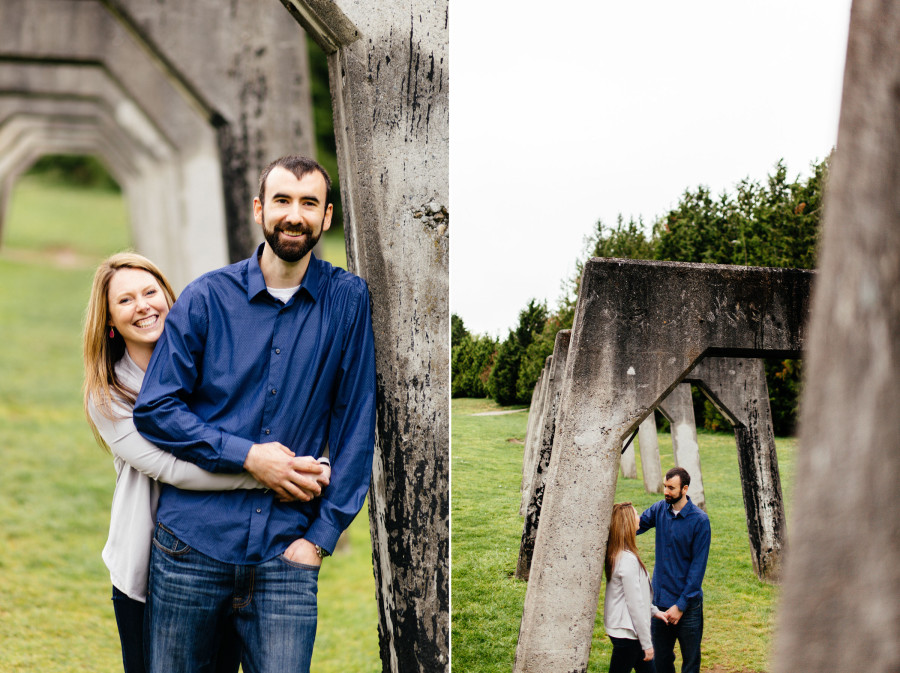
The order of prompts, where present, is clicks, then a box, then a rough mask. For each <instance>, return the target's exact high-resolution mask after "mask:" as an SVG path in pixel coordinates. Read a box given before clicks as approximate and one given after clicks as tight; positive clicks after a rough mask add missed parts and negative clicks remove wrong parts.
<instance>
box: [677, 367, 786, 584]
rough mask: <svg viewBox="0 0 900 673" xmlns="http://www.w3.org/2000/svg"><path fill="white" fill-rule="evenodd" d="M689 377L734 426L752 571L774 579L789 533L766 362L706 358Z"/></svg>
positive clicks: (760, 576) (761, 576)
mask: <svg viewBox="0 0 900 673" xmlns="http://www.w3.org/2000/svg"><path fill="white" fill-rule="evenodd" d="M688 378H689V379H691V380H693V381H695V382H696V383H697V385H698V386H700V389H701V390H702V391H703V392H704V393H705V394H706V395H707V396H708V397H709V399H710V400H711V401H712V403H713V404H714V405H715V406H716V408H717V409H719V411H720V412H721V413H722V414H723V415H724V416H725V417H726V418H727V419H728V420H729V421H730V422H731V423H732V424H733V425H734V437H735V441H736V443H737V451H738V466H739V468H740V474H741V489H742V491H743V494H744V509H745V510H746V512H747V533H748V534H749V536H750V553H751V557H752V558H753V570H754V571H755V572H756V575H757V577H759V579H761V580H765V581H767V582H777V581H778V580H779V579H780V577H781V564H782V554H783V551H784V545H785V539H786V536H787V531H786V526H785V515H784V499H783V498H782V495H781V478H780V476H779V474H778V456H777V454H776V450H775V431H774V429H773V427H772V411H771V406H770V404H769V387H768V385H767V384H766V369H765V365H764V364H763V361H762V360H748V359H744V358H706V359H705V360H703V361H702V362H700V364H698V365H697V366H696V367H695V368H694V370H693V371H692V372H691V373H690V374H688ZM693 487H694V484H693V482H691V490H693Z"/></svg>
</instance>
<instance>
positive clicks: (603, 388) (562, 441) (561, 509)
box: [515, 259, 812, 673]
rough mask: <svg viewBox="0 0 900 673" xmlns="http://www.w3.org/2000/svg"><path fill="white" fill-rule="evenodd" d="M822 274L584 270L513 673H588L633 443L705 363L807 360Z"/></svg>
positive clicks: (650, 266) (651, 265)
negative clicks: (813, 288)
mask: <svg viewBox="0 0 900 673" xmlns="http://www.w3.org/2000/svg"><path fill="white" fill-rule="evenodd" d="M811 279H812V274H811V273H810V272H806V271H799V270H795V269H760V268H751V267H732V266H722V265H703V264H683V263H675V262H644V261H637V260H615V259H592V260H590V261H588V263H587V264H586V265H585V269H584V273H583V275H582V281H581V289H580V292H579V297H578V304H577V307H576V315H575V332H574V334H573V336H572V344H571V346H570V350H569V360H568V364H567V368H566V381H565V384H564V389H563V394H562V402H561V412H562V418H561V422H560V424H559V426H558V428H557V431H556V436H555V442H554V446H553V459H552V462H553V464H554V465H556V469H555V470H554V468H553V466H551V474H552V476H553V479H552V481H551V482H550V483H549V484H548V487H547V490H546V492H545V495H544V504H543V508H542V512H541V526H540V529H539V530H538V536H537V540H536V542H535V550H534V558H533V561H532V567H531V576H530V580H529V583H528V590H527V593H526V596H525V606H524V610H523V615H522V624H521V628H520V632H519V642H518V647H517V651H516V663H515V671H517V672H521V673H524V672H526V671H528V672H538V671H541V672H543V671H584V670H586V668H587V662H588V656H589V653H590V645H591V636H592V633H593V625H594V618H595V616H596V611H597V599H598V596H599V592H600V586H601V581H602V579H601V578H602V575H603V558H604V554H605V549H606V537H607V533H608V530H609V519H610V514H611V511H612V505H613V501H614V497H615V484H616V473H617V471H618V467H619V453H620V451H621V446H622V441H623V439H624V438H625V436H626V435H627V434H628V433H629V432H630V431H631V430H633V429H634V428H635V427H637V425H638V424H639V423H640V422H641V421H642V420H643V419H644V418H646V417H647V415H648V414H649V413H650V412H651V411H652V410H653V409H654V408H655V407H656V406H657V405H658V404H659V403H660V401H661V400H662V399H663V398H664V397H665V396H666V395H668V394H669V393H670V392H671V391H672V389H673V388H674V387H675V386H676V385H677V384H678V383H679V382H680V381H681V380H682V379H683V378H684V376H685V375H686V374H687V373H688V371H689V370H690V369H691V368H692V367H693V366H694V364H695V363H696V362H697V361H698V360H699V359H700V358H701V357H703V356H704V355H707V356H708V355H711V354H723V355H734V356H756V357H760V356H764V355H766V354H769V353H773V354H775V353H777V354H779V355H780V354H785V355H795V356H796V355H797V354H799V352H800V349H801V347H802V345H803V342H804V337H805V332H804V328H803V322H804V320H805V318H806V316H807V314H808V302H809V287H810V283H811Z"/></svg>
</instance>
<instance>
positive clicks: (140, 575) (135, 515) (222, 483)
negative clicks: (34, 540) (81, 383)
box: [89, 352, 264, 603]
mask: <svg viewBox="0 0 900 673" xmlns="http://www.w3.org/2000/svg"><path fill="white" fill-rule="evenodd" d="M116 374H117V375H118V376H119V380H120V381H121V382H122V383H123V384H125V385H126V386H128V387H129V388H131V389H132V390H140V389H141V383H143V380H144V372H143V371H142V370H141V368H140V367H138V366H137V365H136V364H135V362H134V360H132V359H131V357H129V355H128V353H127V352H126V353H125V355H124V356H123V357H122V359H121V360H119V361H118V362H117V363H116ZM89 412H90V414H91V418H92V419H93V421H94V423H95V424H96V426H97V429H98V430H99V432H100V436H101V437H103V439H104V441H105V442H106V443H107V444H108V445H109V448H110V449H111V450H112V454H113V462H114V464H115V468H116V489H115V492H114V493H113V499H112V511H111V514H110V519H109V538H108V539H107V541H106V546H105V547H104V548H103V561H104V562H105V563H106V567H107V568H109V576H110V579H111V580H112V583H113V585H114V586H115V587H116V588H117V589H119V591H121V592H122V593H124V594H126V595H127V596H129V597H130V598H133V599H134V600H136V601H140V602H142V603H143V602H146V600H147V580H148V575H149V567H150V544H151V540H152V538H153V529H154V526H155V523H156V505H157V501H158V500H159V492H160V485H159V482H160V481H162V482H165V483H167V484H172V485H173V486H177V487H178V488H181V489H185V490H191V491H230V490H234V489H238V488H264V487H263V485H262V484H260V483H259V482H258V481H256V479H254V478H253V477H251V476H250V475H249V474H247V473H246V472H242V473H240V474H213V473H212V472H207V471H206V470H203V469H201V468H199V467H197V466H196V465H194V464H193V463H189V462H186V461H183V460H178V459H177V458H175V456H173V455H172V454H171V453H169V452H167V451H163V450H162V449H159V448H157V447H156V446H154V445H153V444H151V443H150V442H148V441H147V440H146V439H144V438H143V437H142V436H141V435H140V433H138V431H137V429H136V428H135V427H134V421H133V420H132V416H131V408H130V407H124V406H120V407H117V408H116V412H117V413H119V414H122V415H123V417H122V418H116V419H115V420H110V419H109V418H107V417H106V416H104V415H103V414H101V413H99V411H98V410H97V409H96V407H94V405H93V404H89Z"/></svg>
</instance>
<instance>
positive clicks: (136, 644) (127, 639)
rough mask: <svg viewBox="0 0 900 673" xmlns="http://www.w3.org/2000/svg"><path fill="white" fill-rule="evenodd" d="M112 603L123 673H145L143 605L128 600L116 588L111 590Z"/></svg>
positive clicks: (130, 599) (131, 599)
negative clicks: (117, 629)
mask: <svg viewBox="0 0 900 673" xmlns="http://www.w3.org/2000/svg"><path fill="white" fill-rule="evenodd" d="M112 601H113V610H114V611H115V613H116V626H118V627H119V642H120V643H122V665H123V666H124V670H125V673H145V670H146V669H145V668H144V604H143V603H141V602H140V601H136V600H134V599H133V598H129V597H128V596H126V595H125V594H123V593H122V592H121V591H119V590H118V589H116V587H113V588H112Z"/></svg>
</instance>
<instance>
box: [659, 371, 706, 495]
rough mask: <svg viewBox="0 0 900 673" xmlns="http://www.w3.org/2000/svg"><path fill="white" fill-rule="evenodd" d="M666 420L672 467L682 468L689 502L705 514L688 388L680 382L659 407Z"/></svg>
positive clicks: (695, 426)
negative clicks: (688, 481)
mask: <svg viewBox="0 0 900 673" xmlns="http://www.w3.org/2000/svg"><path fill="white" fill-rule="evenodd" d="M657 408H658V409H659V411H660V413H662V415H663V416H665V417H666V418H668V419H669V424H670V425H671V428H672V454H673V457H674V459H675V466H676V467H683V468H684V469H685V470H687V472H688V474H689V475H691V488H690V491H689V493H690V496H691V500H692V501H693V502H694V504H695V505H697V507H699V508H700V509H702V510H703V511H704V512H705V511H706V492H705V490H704V489H703V471H702V470H701V469H700V444H699V443H698V442H697V421H696V420H695V418H694V403H693V401H692V400H691V385H690V384H689V383H681V384H679V385H677V386H675V389H674V390H673V391H672V392H671V393H669V395H668V397H666V398H665V399H664V400H663V401H662V402H660V404H659V407H657Z"/></svg>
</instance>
